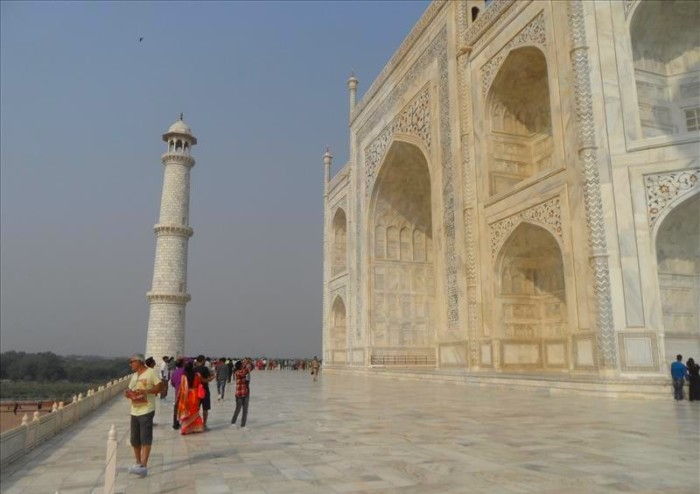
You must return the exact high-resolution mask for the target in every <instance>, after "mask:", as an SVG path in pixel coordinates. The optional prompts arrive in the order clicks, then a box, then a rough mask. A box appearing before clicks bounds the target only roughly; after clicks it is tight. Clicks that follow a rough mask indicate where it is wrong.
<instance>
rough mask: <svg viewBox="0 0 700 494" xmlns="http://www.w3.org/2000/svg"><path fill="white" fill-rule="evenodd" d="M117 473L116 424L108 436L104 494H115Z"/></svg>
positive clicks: (110, 429)
mask: <svg viewBox="0 0 700 494" xmlns="http://www.w3.org/2000/svg"><path fill="white" fill-rule="evenodd" d="M116 473H117V429H116V427H114V424H112V426H111V427H110V428H109V433H108V434H107V459H106V462H105V487H104V490H103V491H102V492H103V493H104V494H114V480H115V477H116Z"/></svg>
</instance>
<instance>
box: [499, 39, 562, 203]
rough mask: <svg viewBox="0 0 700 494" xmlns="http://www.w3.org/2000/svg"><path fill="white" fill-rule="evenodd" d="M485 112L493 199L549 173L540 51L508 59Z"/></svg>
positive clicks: (544, 67)
mask: <svg viewBox="0 0 700 494" xmlns="http://www.w3.org/2000/svg"><path fill="white" fill-rule="evenodd" d="M487 108H488V123H487V125H488V127H487V143H488V144H487V145H488V168H489V192H490V194H491V195H497V194H501V193H504V192H507V191H509V190H511V189H512V188H513V187H515V186H516V185H517V184H518V183H520V182H522V181H523V180H526V179H528V178H530V177H532V176H535V175H538V174H540V173H542V172H543V171H545V170H548V169H550V168H552V145H553V144H552V142H553V141H552V115H551V108H550V103H549V83H548V80H547V61H546V59H545V56H544V54H543V53H542V52H541V51H540V50H539V49H538V48H534V47H531V46H527V47H523V48H517V49H515V50H513V51H511V52H510V53H509V54H508V56H507V57H506V59H505V61H504V62H503V65H502V66H501V68H500V69H499V71H498V73H497V74H496V77H495V79H494V81H493V84H492V86H491V88H490V90H489V94H488V98H487Z"/></svg>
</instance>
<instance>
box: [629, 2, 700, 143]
mask: <svg viewBox="0 0 700 494" xmlns="http://www.w3.org/2000/svg"><path fill="white" fill-rule="evenodd" d="M698 19H700V2H687V1H680V0H666V1H663V2H639V5H638V7H637V8H636V10H635V11H634V14H633V15H632V19H631V21H630V40H631V42H632V58H633V62H634V78H635V82H636V85H637V104H638V107H639V118H640V124H641V127H642V135H643V136H644V137H656V136H664V135H674V134H682V133H686V132H697V131H698V130H700V103H698V99H699V98H700V36H698V34H697V30H698Z"/></svg>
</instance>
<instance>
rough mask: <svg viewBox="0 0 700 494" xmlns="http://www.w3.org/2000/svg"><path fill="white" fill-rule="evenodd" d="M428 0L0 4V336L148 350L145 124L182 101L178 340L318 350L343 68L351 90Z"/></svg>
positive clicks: (32, 344)
mask: <svg viewBox="0 0 700 494" xmlns="http://www.w3.org/2000/svg"><path fill="white" fill-rule="evenodd" d="M426 7H427V2H425V1H416V2H398V1H394V2H369V1H368V2H291V1H289V2H250V3H246V2H208V3H186V2H173V3H167V2H148V3H139V2H114V3H112V2H75V3H61V2H41V3H32V2H25V1H22V2H2V3H1V4H0V9H1V11H0V19H1V26H0V27H1V30H0V36H1V53H0V64H1V66H0V69H1V70H0V77H1V79H0V82H1V87H0V108H1V112H0V117H1V118H0V139H1V147H0V149H1V151H0V153H1V154H0V159H1V168H0V207H1V209H0V212H1V216H0V219H1V239H0V240H1V242H2V249H1V251H0V252H1V255H0V268H1V279H0V282H1V285H0V286H1V290H2V293H1V297H0V302H1V305H0V327H1V340H0V341H1V348H2V350H3V351H6V350H11V349H15V350H26V351H43V350H52V351H54V352H57V353H63V354H67V353H78V354H88V353H89V354H102V355H125V354H128V353H129V352H133V351H137V350H139V351H140V350H142V349H143V347H144V342H145V333H146V321H147V314H148V307H147V303H146V301H145V293H146V291H147V290H148V289H149V287H150V283H151V276H152V269H153V254H154V248H155V240H154V237H153V233H152V226H153V224H154V223H155V222H156V220H157V213H158V205H159V200H160V192H161V183H162V165H161V164H160V154H161V153H162V152H163V150H164V148H163V143H162V142H161V140H160V136H161V134H162V133H163V132H164V131H165V129H166V128H167V127H168V126H169V124H171V123H172V122H173V121H174V120H175V119H176V118H177V115H178V113H179V112H184V114H185V120H186V121H187V122H188V124H190V125H191V127H192V129H193V131H194V133H195V134H196V135H197V137H198V138H199V145H198V146H196V147H195V148H194V155H195V157H196V159H197V165H196V166H195V167H194V169H193V170H192V196H191V224H192V226H193V228H194V231H195V235H194V237H193V238H192V239H191V240H190V256H189V289H190V292H191V293H192V297H193V298H192V302H190V304H189V305H188V309H187V311H188V312H187V350H188V351H189V352H191V353H199V352H204V353H214V354H219V353H223V354H242V353H246V354H253V353H257V354H260V353H265V354H268V355H281V354H289V355H313V354H320V349H321V278H322V273H321V241H322V239H321V231H322V196H321V191H322V164H321V155H322V153H323V148H324V146H325V145H330V146H331V148H332V150H333V153H334V154H335V156H336V169H337V168H338V166H339V165H341V164H342V163H344V161H345V160H346V159H347V151H346V149H347V90H346V87H345V81H346V79H347V77H348V75H349V72H350V71H351V70H355V71H356V73H357V76H358V78H359V79H360V84H361V85H360V94H361V93H362V91H363V90H364V89H366V88H367V87H368V86H369V84H370V83H371V81H372V80H373V79H374V77H375V76H376V75H377V74H378V73H379V71H380V70H381V68H382V67H383V66H384V64H385V63H386V61H387V60H388V59H389V57H390V56H391V55H392V53H393V52H394V50H395V49H396V48H397V47H398V45H399V44H400V42H401V40H402V39H403V38H404V37H405V36H406V35H407V34H408V32H409V30H410V28H411V27H412V26H413V24H414V23H415V22H416V20H417V19H418V18H419V17H420V15H421V13H422V12H423V11H424V10H425V8H426ZM139 37H143V38H144V39H143V41H142V42H140V43H139V41H138V38H139Z"/></svg>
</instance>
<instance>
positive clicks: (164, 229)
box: [153, 224, 194, 238]
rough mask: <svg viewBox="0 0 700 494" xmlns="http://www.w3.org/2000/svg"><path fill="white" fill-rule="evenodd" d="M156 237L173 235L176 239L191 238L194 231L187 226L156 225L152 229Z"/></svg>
mask: <svg viewBox="0 0 700 494" xmlns="http://www.w3.org/2000/svg"><path fill="white" fill-rule="evenodd" d="M153 231H154V232H155V234H156V235H157V236H165V235H174V236H177V237H187V238H189V237H191V236H192V235H193V234H194V230H193V229H192V228H191V227H189V226H182V225H165V224H157V225H155V226H154V227H153Z"/></svg>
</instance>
